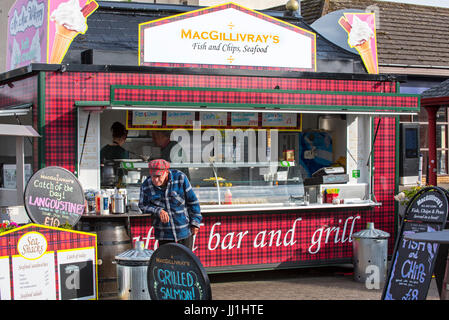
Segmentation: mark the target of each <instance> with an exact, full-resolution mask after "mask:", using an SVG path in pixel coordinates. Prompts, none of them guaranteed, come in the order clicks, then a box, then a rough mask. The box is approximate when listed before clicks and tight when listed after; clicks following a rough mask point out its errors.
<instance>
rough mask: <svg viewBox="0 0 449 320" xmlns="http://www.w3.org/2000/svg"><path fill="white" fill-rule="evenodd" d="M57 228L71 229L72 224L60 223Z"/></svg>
mask: <svg viewBox="0 0 449 320" xmlns="http://www.w3.org/2000/svg"><path fill="white" fill-rule="evenodd" d="M58 228H61V229H69V230H72V229H73V226H72V225H71V224H70V223H68V222H66V223H64V224H61V225H60V226H59V227H58Z"/></svg>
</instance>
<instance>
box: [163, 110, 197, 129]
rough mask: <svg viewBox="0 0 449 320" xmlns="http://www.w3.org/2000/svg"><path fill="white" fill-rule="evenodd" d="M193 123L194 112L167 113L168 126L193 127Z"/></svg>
mask: <svg viewBox="0 0 449 320" xmlns="http://www.w3.org/2000/svg"><path fill="white" fill-rule="evenodd" d="M193 121H195V112H193V111H167V126H192V125H193Z"/></svg>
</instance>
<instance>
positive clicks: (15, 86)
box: [0, 76, 37, 109]
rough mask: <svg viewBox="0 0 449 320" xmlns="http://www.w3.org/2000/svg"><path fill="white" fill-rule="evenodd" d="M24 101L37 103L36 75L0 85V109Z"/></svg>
mask: <svg viewBox="0 0 449 320" xmlns="http://www.w3.org/2000/svg"><path fill="white" fill-rule="evenodd" d="M25 103H32V104H33V106H36V104H37V76H32V77H29V78H25V79H21V80H18V81H12V82H9V83H8V84H6V85H2V86H0V109H3V108H4V107H8V106H15V105H21V104H25Z"/></svg>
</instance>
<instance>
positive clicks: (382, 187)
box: [372, 117, 398, 254]
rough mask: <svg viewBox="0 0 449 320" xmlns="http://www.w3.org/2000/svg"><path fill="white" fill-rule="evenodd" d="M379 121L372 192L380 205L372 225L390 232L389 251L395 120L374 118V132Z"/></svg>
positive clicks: (393, 231)
mask: <svg viewBox="0 0 449 320" xmlns="http://www.w3.org/2000/svg"><path fill="white" fill-rule="evenodd" d="M379 121H381V122H380V126H379V131H378V133H377V138H376V142H375V145H374V153H373V154H374V155H373V157H374V194H375V196H376V200H377V202H380V203H382V206H381V207H376V208H375V209H374V212H375V215H374V220H373V221H372V222H374V227H375V228H376V229H380V230H383V231H386V232H388V233H390V238H389V244H388V248H389V253H390V254H391V253H392V252H393V247H394V238H395V237H394V234H395V230H394V212H395V211H394V191H395V165H396V162H397V161H398V159H396V154H395V148H396V139H395V135H396V120H395V118H392V117H389V118H387V117H385V118H375V121H374V132H375V130H376V127H377V125H378V123H379Z"/></svg>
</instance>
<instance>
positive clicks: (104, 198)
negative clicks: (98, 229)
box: [100, 191, 109, 214]
mask: <svg viewBox="0 0 449 320" xmlns="http://www.w3.org/2000/svg"><path fill="white" fill-rule="evenodd" d="M100 214H109V196H108V194H107V193H106V192H105V191H102V192H101V208H100Z"/></svg>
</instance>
